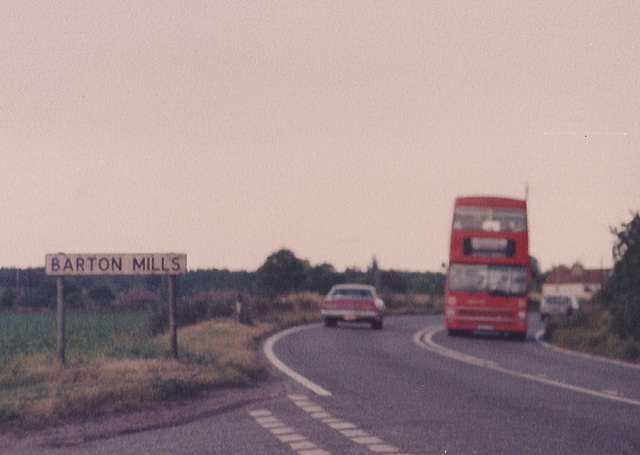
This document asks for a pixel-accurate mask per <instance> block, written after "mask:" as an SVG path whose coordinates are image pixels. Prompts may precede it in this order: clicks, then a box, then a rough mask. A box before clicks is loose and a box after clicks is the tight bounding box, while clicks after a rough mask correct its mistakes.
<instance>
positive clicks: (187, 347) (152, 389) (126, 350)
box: [0, 292, 442, 431]
mask: <svg viewBox="0 0 640 455" xmlns="http://www.w3.org/2000/svg"><path fill="white" fill-rule="evenodd" d="M237 298H238V295H237V294H236V293H228V292H226V293H216V292H213V293H207V294H203V295H200V296H197V297H196V298H193V299H190V300H188V301H180V302H178V319H179V321H178V322H179V326H180V329H179V330H178V358H179V360H174V359H172V358H171V357H170V355H169V352H170V343H169V335H168V334H167V333H166V331H163V327H165V323H167V322H166V320H165V319H164V318H165V317H166V316H162V314H163V313H166V308H165V309H163V307H162V305H161V304H160V303H158V302H151V303H149V304H148V305H146V304H145V306H146V307H147V308H148V309H149V311H146V312H140V311H138V312H136V311H131V310H130V309H129V310H125V311H121V312H112V313H95V312H69V313H68V314H67V364H66V365H65V366H64V367H62V366H60V365H59V363H58V362H57V359H56V357H55V354H54V353H55V333H56V321H55V314H54V313H53V312H42V313H0V337H2V338H1V339H0V340H1V341H2V351H1V354H0V431H1V430H2V428H7V427H19V428H32V427H39V426H43V425H51V424H56V423H61V422H64V421H66V420H69V419H78V418H88V417H91V416H96V415H100V414H104V413H105V412H113V411H121V410H127V409H136V408H139V407H141V406H145V405H146V404H148V403H150V402H154V401H158V400H164V399H172V398H176V397H185V396H187V397H188V396H195V395H196V394H198V393H200V392H201V391H203V390H208V389H212V388H216V387H229V386H235V387H237V386H243V385H247V384H252V383H254V382H256V381H260V380H261V379H263V378H265V377H266V370H265V369H264V367H263V366H262V364H261V362H260V359H259V357H258V354H257V350H256V346H257V343H258V340H260V339H261V338H263V337H265V336H266V335H267V334H270V333H273V332H275V331H277V330H279V329H282V328H285V327H290V326H293V325H298V324H304V323H309V322H314V321H319V320H321V315H320V311H319V310H320V305H321V302H322V296H320V295H317V294H312V293H302V294H296V295H290V296H287V297H283V298H276V299H270V298H262V297H251V296H245V297H244V299H243V315H242V317H241V318H239V317H238V315H237V314H236V299H237ZM385 298H386V299H388V302H387V305H388V307H389V309H390V313H403V312H404V313H425V312H429V311H435V312H438V311H441V310H440V309H441V303H442V302H441V301H440V300H434V301H431V300H430V299H427V298H424V297H421V296H407V297H404V298H403V297H399V296H386V297H385ZM143 307H144V306H139V307H136V308H138V309H139V308H143Z"/></svg>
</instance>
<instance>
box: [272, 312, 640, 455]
mask: <svg viewBox="0 0 640 455" xmlns="http://www.w3.org/2000/svg"><path fill="white" fill-rule="evenodd" d="M530 327H531V331H530V335H529V337H528V339H527V341H526V342H524V343H520V342H513V341H509V340H505V339H502V338H498V337H492V336H477V337H463V338H450V337H448V336H446V333H445V332H444V331H443V330H441V317H419V316H414V317H395V318H388V319H387V321H386V329H385V330H383V331H372V330H368V328H366V326H365V327H363V326H357V325H342V326H340V328H337V329H327V328H324V327H322V326H320V325H315V326H310V327H307V328H305V329H297V330H294V331H291V332H287V333H285V334H281V335H280V336H279V338H278V339H277V340H276V341H275V342H272V343H267V344H265V348H267V347H268V349H266V350H265V353H266V352H267V351H271V354H270V355H272V357H275V358H277V359H278V362H281V364H282V365H284V366H286V367H287V368H288V369H289V370H290V371H293V372H295V373H296V375H299V377H298V379H296V380H295V381H296V386H299V387H302V390H304V391H305V393H307V394H308V395H309V396H310V397H313V399H314V400H315V402H316V403H317V404H318V405H319V406H321V407H322V408H323V409H326V410H330V411H333V413H338V414H340V415H341V416H343V419H345V420H348V421H349V422H352V423H353V424H357V426H358V427H359V428H365V429H367V431H369V432H370V433H372V434H376V435H379V437H380V439H382V440H384V441H389V442H390V444H391V445H392V446H394V447H398V448H399V449H398V450H402V451H403V453H487V454H489V453H491V454H495V453H532V454H538V453H540V454H549V453H582V454H589V453H593V454H601V453H613V452H615V453H634V454H637V453H640V431H639V430H640V369H638V368H633V367H628V366H625V365H621V364H615V363H608V362H602V361H599V360H596V359H592V358H586V357H584V356H575V355H571V354H567V353H565V352H561V351H557V350H552V349H548V348H546V347H545V346H544V345H543V344H542V343H539V342H537V341H536V340H535V337H534V336H533V333H535V331H536V330H537V329H538V326H537V323H536V321H535V319H534V318H533V317H532V321H531V324H530ZM299 378H304V379H305V380H306V381H309V383H312V384H314V385H315V386H317V387H319V388H320V389H321V390H323V391H325V392H326V394H325V395H321V394H317V393H315V392H314V390H313V389H312V388H308V387H306V386H305V385H304V384H303V382H300V381H299ZM390 453H392V452H390Z"/></svg>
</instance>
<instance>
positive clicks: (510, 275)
mask: <svg viewBox="0 0 640 455" xmlns="http://www.w3.org/2000/svg"><path fill="white" fill-rule="evenodd" d="M449 289H450V290H452V291H464V292H483V293H488V294H490V295H504V296H512V295H525V294H526V292H527V269H526V268H525V267H522V266H508V265H486V264H478V265H477V264H451V267H449Z"/></svg>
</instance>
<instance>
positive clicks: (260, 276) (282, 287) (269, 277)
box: [256, 248, 309, 295]
mask: <svg viewBox="0 0 640 455" xmlns="http://www.w3.org/2000/svg"><path fill="white" fill-rule="evenodd" d="M308 269H309V263H308V262H307V261H303V260H301V259H298V258H297V257H296V256H295V254H293V253H292V252H291V251H290V250H287V249H284V248H283V249H281V250H279V251H276V252H275V253H273V254H271V255H270V256H269V257H268V258H267V259H266V261H265V262H264V264H262V265H261V266H260V268H259V269H258V270H257V271H256V286H257V288H258V292H260V293H262V294H267V295H278V294H283V293H285V292H291V291H298V290H300V289H302V288H303V287H304V285H305V284H306V281H307V271H308Z"/></svg>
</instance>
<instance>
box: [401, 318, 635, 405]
mask: <svg viewBox="0 0 640 455" xmlns="http://www.w3.org/2000/svg"><path fill="white" fill-rule="evenodd" d="M443 328H444V326H436V327H433V328H431V329H423V330H420V331H418V332H416V333H415V334H414V336H413V342H414V343H415V344H417V345H418V346H420V347H421V348H423V349H426V350H428V351H431V352H435V353H436V354H440V355H442V356H445V357H449V358H450V359H455V360H458V361H460V362H465V363H469V364H472V365H475V366H478V367H481V368H486V369H488V370H493V371H497V372H499V373H504V374H508V375H510V376H514V377H517V378H522V379H527V380H529V381H534V382H540V383H542V384H547V385H550V386H553V387H558V388H561V389H567V390H571V391H573V392H578V393H584V394H586V395H591V396H595V397H599V398H604V399H606V400H611V401H619V402H622V403H626V404H631V405H634V406H640V401H639V400H634V399H631V398H625V397H621V396H616V395H610V394H607V393H603V392H601V391H597V390H592V389H587V388H584V387H580V386H575V385H571V384H567V383H565V382H560V381H554V380H553V379H547V378H543V377H540V376H536V375H533V374H529V373H522V372H520V371H515V370H510V369H508V368H503V367H501V366H498V364H496V363H495V362H489V361H487V360H484V359H481V358H478V357H473V356H470V355H467V354H462V353H459V352H457V351H454V350H452V349H448V348H445V347H443V346H440V345H438V344H436V343H435V342H434V341H433V339H432V338H433V335H434V334H435V333H436V332H438V331H440V330H442V329H443Z"/></svg>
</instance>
